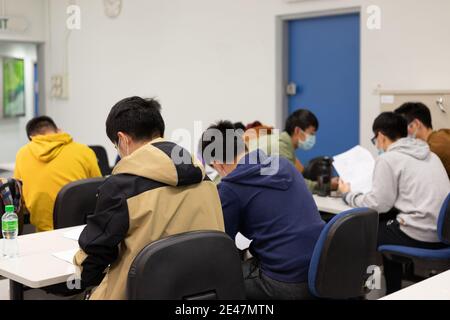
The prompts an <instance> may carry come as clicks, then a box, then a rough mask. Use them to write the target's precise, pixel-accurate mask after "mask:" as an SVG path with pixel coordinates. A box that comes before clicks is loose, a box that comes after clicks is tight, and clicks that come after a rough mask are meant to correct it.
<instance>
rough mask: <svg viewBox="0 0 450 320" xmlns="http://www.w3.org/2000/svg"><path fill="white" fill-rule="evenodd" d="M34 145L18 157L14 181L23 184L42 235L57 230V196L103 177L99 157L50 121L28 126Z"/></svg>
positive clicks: (35, 120) (31, 123)
mask: <svg viewBox="0 0 450 320" xmlns="http://www.w3.org/2000/svg"><path fill="white" fill-rule="evenodd" d="M26 130H27V135H28V138H29V139H30V143H28V144H27V145H26V146H24V147H23V148H22V149H20V150H19V152H18V153H17V155H16V166H15V170H14V178H15V179H17V180H21V181H22V182H23V198H24V201H25V206H26V208H27V210H28V212H29V213H30V219H31V223H32V224H33V225H34V226H35V227H36V230H37V231H38V232H41V231H50V230H53V207H54V204H55V200H56V196H57V195H58V193H59V191H60V190H61V189H62V187H64V186H65V185H66V184H68V183H70V182H73V181H77V180H82V179H88V178H96V177H100V176H101V172H100V169H99V167H98V162H97V157H96V156H95V153H94V151H92V150H91V149H90V148H89V147H88V146H85V145H82V144H79V143H76V142H74V141H73V139H72V137H71V136H70V135H69V134H67V133H64V132H61V131H60V130H59V129H58V127H57V126H56V124H55V122H54V121H53V120H52V119H51V118H49V117H45V116H42V117H38V118H35V119H32V120H31V121H29V122H28V124H27V128H26Z"/></svg>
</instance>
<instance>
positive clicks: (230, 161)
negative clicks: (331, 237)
mask: <svg viewBox="0 0 450 320" xmlns="http://www.w3.org/2000/svg"><path fill="white" fill-rule="evenodd" d="M202 157H203V159H205V161H206V163H208V164H210V165H211V166H212V167H214V168H215V169H216V170H217V172H219V174H220V175H221V176H222V177H223V179H222V182H221V184H219V195H220V199H221V201H222V209H223V214H224V219H225V230H226V232H227V233H228V235H229V236H230V237H231V238H232V239H234V238H235V237H236V234H237V233H238V232H241V233H242V234H243V235H244V236H245V237H247V238H248V239H252V240H253V242H252V243H251V245H250V252H251V254H252V255H253V257H254V258H253V259H251V260H249V261H246V262H244V264H243V272H244V278H245V286H246V292H247V298H248V299H305V298H309V297H310V295H309V291H308V284H307V279H308V269H309V262H310V259H311V256H312V252H313V250H314V246H315V244H316V241H317V239H318V238H319V235H320V232H321V231H322V228H323V226H324V222H323V221H322V219H321V217H320V214H319V212H318V210H317V207H316V204H315V203H314V200H313V197H312V195H311V193H310V192H309V191H308V189H307V187H306V184H305V182H304V179H303V177H302V175H301V174H300V173H299V172H298V171H297V170H296V169H295V167H294V166H293V165H292V164H291V163H290V162H289V161H287V160H286V159H284V158H278V157H272V158H269V157H267V155H266V154H265V153H264V152H263V151H261V150H256V151H253V152H250V153H247V152H246V146H245V143H244V141H243V139H242V136H241V135H239V134H236V132H235V129H234V126H233V124H232V123H231V122H228V121H225V122H219V123H218V124H217V125H213V126H211V127H210V128H209V129H208V130H206V132H205V133H204V134H203V138H202ZM277 162H278V164H279V165H278V169H276V167H275V166H273V164H274V163H277ZM270 168H275V170H273V169H270ZM272 170H273V171H272Z"/></svg>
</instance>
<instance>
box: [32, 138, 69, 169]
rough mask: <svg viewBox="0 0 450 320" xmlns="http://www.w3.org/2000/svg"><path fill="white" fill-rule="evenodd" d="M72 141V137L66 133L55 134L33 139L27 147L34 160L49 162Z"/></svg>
mask: <svg viewBox="0 0 450 320" xmlns="http://www.w3.org/2000/svg"><path fill="white" fill-rule="evenodd" d="M72 141H73V139H72V137H71V136H70V135H69V134H67V133H55V134H48V135H42V136H36V137H33V138H32V140H31V142H30V143H29V144H28V147H29V148H30V151H31V153H32V154H33V156H34V157H35V158H36V159H38V160H40V161H42V162H50V161H52V160H53V159H55V158H56V157H57V156H58V155H59V154H60V153H61V151H62V149H63V147H64V146H66V145H68V144H69V143H71V142H72Z"/></svg>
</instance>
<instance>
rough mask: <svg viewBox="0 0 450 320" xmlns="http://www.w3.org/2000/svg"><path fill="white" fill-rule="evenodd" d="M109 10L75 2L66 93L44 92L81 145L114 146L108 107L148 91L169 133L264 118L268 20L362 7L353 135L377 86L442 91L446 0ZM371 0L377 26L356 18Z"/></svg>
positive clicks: (58, 11) (54, 3)
mask: <svg viewBox="0 0 450 320" xmlns="http://www.w3.org/2000/svg"><path fill="white" fill-rule="evenodd" d="M123 2H124V7H123V12H122V15H121V16H120V17H119V18H118V19H114V20H113V19H109V18H106V17H105V15H104V14H103V7H102V3H103V1H100V0H99V1H93V0H79V1H77V3H78V4H79V5H80V6H81V10H82V29H81V30H80V31H74V32H72V34H71V35H70V40H69V46H68V54H69V56H68V61H69V64H68V69H69V78H70V99H69V100H67V101H62V100H52V99H49V105H48V111H49V114H50V115H51V116H54V117H55V118H56V120H57V121H58V122H59V124H60V125H61V127H63V128H64V129H66V130H67V131H69V132H70V133H72V134H73V135H74V137H75V138H76V139H78V140H79V141H80V142H84V143H88V144H92V143H98V144H103V145H105V146H108V148H109V151H110V153H111V155H110V156H111V157H113V154H114V149H113V147H112V145H111V144H110V143H109V142H108V140H107V138H106V135H105V133H104V131H105V130H104V121H105V119H106V116H107V114H108V112H109V110H110V108H111V106H112V105H113V104H114V103H115V102H117V101H118V100H119V99H121V98H123V97H126V96H129V95H141V96H150V97H151V96H156V97H158V98H159V99H160V100H161V102H162V104H163V109H164V110H163V112H164V117H165V119H166V122H167V127H168V135H169V136H170V133H171V132H172V131H173V130H174V129H176V128H187V129H190V130H192V129H193V122H194V121H196V120H202V121H203V122H204V124H205V125H208V124H209V123H210V122H212V121H215V120H218V119H224V118H225V119H231V120H233V121H243V122H250V121H253V120H255V119H258V120H261V121H263V122H265V123H268V124H274V123H275V121H276V113H277V112H279V111H278V110H277V108H280V106H277V105H276V103H275V101H276V97H275V87H276V79H275V78H276V57H275V52H276V41H275V40H276V36H275V17H276V16H277V15H280V14H288V13H300V12H309V11H315V10H325V9H326V10H328V9H336V8H344V7H351V6H355V5H356V6H361V7H362V12H363V15H362V17H363V19H362V22H363V23H362V32H361V33H362V41H361V45H362V48H361V49H362V57H361V64H362V66H361V72H362V76H361V142H362V144H363V145H365V146H367V147H371V144H370V142H369V139H370V138H371V137H372V133H371V129H370V128H371V125H372V121H373V119H374V118H375V117H376V115H377V114H378V113H379V101H378V96H377V95H376V94H375V93H374V90H375V89H376V87H377V86H378V85H381V86H382V87H383V88H385V89H439V88H446V89H450V59H449V52H450V41H448V40H449V35H450V19H449V12H450V1H448V0H433V1H429V0H330V1H326V0H324V1H310V2H305V3H296V4H287V3H285V1H284V0H226V1H225V0H189V1H186V0H152V1H149V0H132V1H131V0H124V1H123ZM68 3H69V1H65V0H64V1H63V0H50V7H51V12H50V16H51V17H52V19H51V27H50V30H51V33H52V36H51V39H50V43H49V46H50V47H51V50H50V54H49V57H51V59H50V60H49V62H50V63H51V66H50V73H62V72H64V71H65V68H64V56H65V51H66V49H65V45H64V43H65V42H64V38H65V36H66V30H65V19H66V16H65V8H66V6H67V4H68ZM371 4H378V5H379V6H381V8H382V29H381V30H379V31H370V30H368V29H367V28H366V27H365V19H366V15H365V11H366V7H367V6H368V5H371Z"/></svg>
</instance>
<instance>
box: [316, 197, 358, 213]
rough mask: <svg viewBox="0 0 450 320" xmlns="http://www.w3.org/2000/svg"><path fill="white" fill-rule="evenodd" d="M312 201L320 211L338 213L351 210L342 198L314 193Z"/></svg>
mask: <svg viewBox="0 0 450 320" xmlns="http://www.w3.org/2000/svg"><path fill="white" fill-rule="evenodd" d="M314 201H315V202H316V205H317V208H318V209H319V211H320V212H324V213H331V214H339V213H341V212H344V211H347V210H351V209H352V208H351V207H349V206H348V205H346V204H345V202H344V200H342V198H331V197H319V196H318V195H314Z"/></svg>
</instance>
